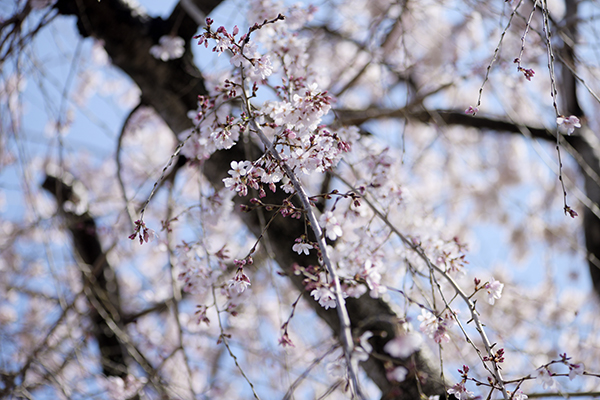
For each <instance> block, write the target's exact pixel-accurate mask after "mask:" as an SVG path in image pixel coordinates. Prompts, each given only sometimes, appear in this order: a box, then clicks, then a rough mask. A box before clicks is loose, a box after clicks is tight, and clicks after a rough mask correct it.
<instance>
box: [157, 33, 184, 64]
mask: <svg viewBox="0 0 600 400" xmlns="http://www.w3.org/2000/svg"><path fill="white" fill-rule="evenodd" d="M158 43H159V44H157V45H154V46H152V47H150V54H152V55H153V56H154V58H158V59H160V60H163V61H168V60H173V59H176V58H181V56H183V53H184V52H185V47H184V45H185V40H183V38H180V37H179V36H169V35H165V36H161V38H160V39H158Z"/></svg>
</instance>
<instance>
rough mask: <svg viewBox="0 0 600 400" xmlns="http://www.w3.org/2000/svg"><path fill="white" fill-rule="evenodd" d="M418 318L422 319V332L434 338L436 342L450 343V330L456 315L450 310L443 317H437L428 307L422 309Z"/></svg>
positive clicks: (420, 327)
mask: <svg viewBox="0 0 600 400" xmlns="http://www.w3.org/2000/svg"><path fill="white" fill-rule="evenodd" d="M417 318H418V320H419V321H421V325H420V326H419V329H420V331H421V332H423V333H424V334H426V335H427V336H429V337H430V338H432V339H433V340H434V341H435V342H436V343H438V344H441V343H448V342H449V341H450V336H449V335H448V330H449V329H450V328H451V327H452V326H453V325H454V316H453V314H452V313H451V312H450V311H449V310H448V311H446V312H445V313H444V314H443V315H442V316H441V317H436V316H435V315H434V314H433V313H431V312H429V311H427V310H426V309H421V315H419V316H418V317H417Z"/></svg>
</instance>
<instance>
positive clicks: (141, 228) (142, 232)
mask: <svg viewBox="0 0 600 400" xmlns="http://www.w3.org/2000/svg"><path fill="white" fill-rule="evenodd" d="M157 237H158V235H157V234H156V232H154V231H153V230H152V229H150V228H148V227H147V226H146V223H145V222H144V221H143V220H141V219H138V220H137V221H135V229H134V231H133V233H132V234H131V235H129V239H131V240H135V238H139V240H140V244H144V242H146V243H148V242H151V241H153V240H154V239H156V238H157Z"/></svg>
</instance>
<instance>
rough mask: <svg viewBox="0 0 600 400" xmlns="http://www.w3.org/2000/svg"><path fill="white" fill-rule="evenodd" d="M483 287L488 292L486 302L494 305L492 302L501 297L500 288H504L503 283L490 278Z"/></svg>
mask: <svg viewBox="0 0 600 400" xmlns="http://www.w3.org/2000/svg"><path fill="white" fill-rule="evenodd" d="M485 289H486V290H487V292H488V303H490V304H491V305H494V302H495V301H496V300H498V299H500V297H502V289H504V284H503V283H500V281H497V280H495V279H494V278H492V279H490V281H489V282H488V283H486V285H485Z"/></svg>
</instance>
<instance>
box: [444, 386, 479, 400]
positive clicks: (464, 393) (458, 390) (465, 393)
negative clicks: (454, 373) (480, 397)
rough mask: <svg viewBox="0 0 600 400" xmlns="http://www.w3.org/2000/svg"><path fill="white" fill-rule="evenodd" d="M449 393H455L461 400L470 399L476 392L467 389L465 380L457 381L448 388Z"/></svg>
mask: <svg viewBox="0 0 600 400" xmlns="http://www.w3.org/2000/svg"><path fill="white" fill-rule="evenodd" d="M448 394H453V395H454V397H456V398H457V399H459V400H468V399H469V398H471V397H473V395H474V393H473V392H471V391H469V390H467V388H466V387H465V384H464V383H463V382H460V383H457V384H456V385H454V386H452V387H451V388H450V389H448Z"/></svg>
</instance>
